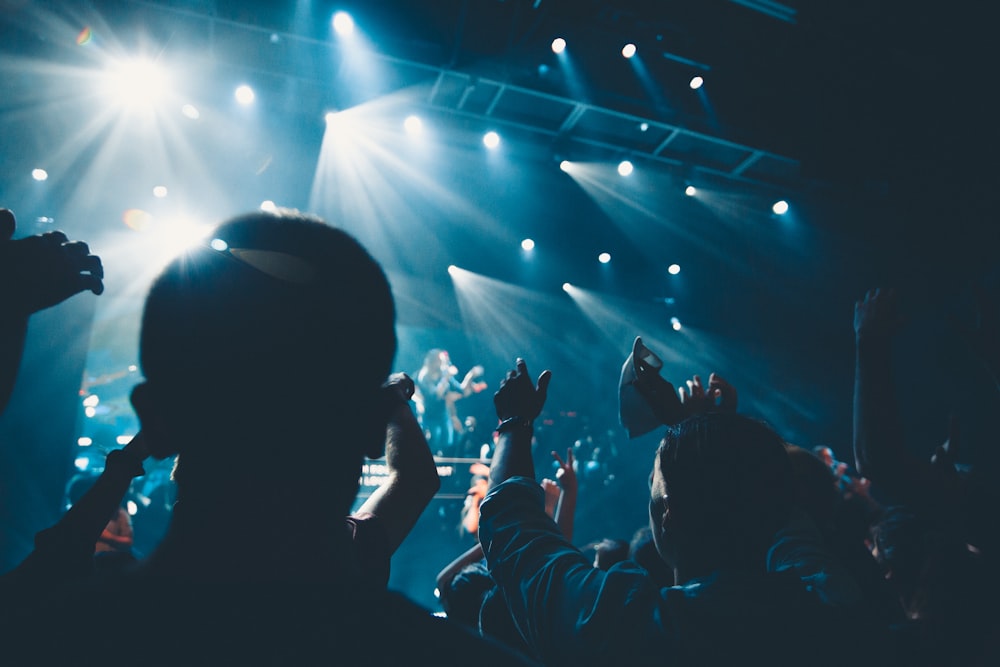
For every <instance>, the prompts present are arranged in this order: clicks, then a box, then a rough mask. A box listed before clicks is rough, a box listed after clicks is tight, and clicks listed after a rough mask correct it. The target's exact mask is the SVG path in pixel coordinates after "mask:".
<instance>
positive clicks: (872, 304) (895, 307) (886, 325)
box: [854, 288, 903, 340]
mask: <svg viewBox="0 0 1000 667" xmlns="http://www.w3.org/2000/svg"><path fill="white" fill-rule="evenodd" d="M902 324H903V318H902V315H901V314H900V312H899V301H898V299H897V297H896V291H895V290H894V289H891V288H890V289H881V288H879V289H873V290H868V293H867V294H865V296H864V298H863V299H861V300H860V301H858V302H856V303H855V304H854V334H855V336H856V337H857V338H858V340H861V339H863V338H872V337H878V338H889V337H890V336H892V335H893V334H894V333H896V331H898V330H899V328H900V327H901V326H902Z"/></svg>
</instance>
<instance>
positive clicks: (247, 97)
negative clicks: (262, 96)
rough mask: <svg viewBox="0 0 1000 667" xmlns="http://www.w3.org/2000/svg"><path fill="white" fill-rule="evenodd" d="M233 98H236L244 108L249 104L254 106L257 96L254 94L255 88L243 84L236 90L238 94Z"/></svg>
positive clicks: (235, 93) (234, 94)
mask: <svg viewBox="0 0 1000 667" xmlns="http://www.w3.org/2000/svg"><path fill="white" fill-rule="evenodd" d="M233 97H235V98H236V101H237V102H239V103H240V104H242V105H243V106H247V105H249V104H253V101H254V98H255V97H256V95H255V94H254V92H253V88H251V87H250V86H248V85H246V84H243V85H242V86H239V87H238V88H237V89H236V92H234V93H233Z"/></svg>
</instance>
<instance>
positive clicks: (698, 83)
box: [688, 76, 705, 90]
mask: <svg viewBox="0 0 1000 667" xmlns="http://www.w3.org/2000/svg"><path fill="white" fill-rule="evenodd" d="M688 85H689V86H691V90H698V89H699V88H701V87H702V86H704V85H705V80H704V79H703V78H701V77H700V76H696V77H694V78H693V79H691V83H689V84H688Z"/></svg>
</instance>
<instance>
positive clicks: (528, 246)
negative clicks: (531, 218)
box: [521, 239, 535, 250]
mask: <svg viewBox="0 0 1000 667" xmlns="http://www.w3.org/2000/svg"><path fill="white" fill-rule="evenodd" d="M521 248H522V249H523V250H534V249H535V242H534V241H532V240H531V239H524V240H523V241H521Z"/></svg>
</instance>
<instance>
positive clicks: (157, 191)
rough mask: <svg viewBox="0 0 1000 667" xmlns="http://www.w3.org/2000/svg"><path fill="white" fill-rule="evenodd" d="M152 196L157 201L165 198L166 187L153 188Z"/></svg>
mask: <svg viewBox="0 0 1000 667" xmlns="http://www.w3.org/2000/svg"><path fill="white" fill-rule="evenodd" d="M153 196H154V197H157V198H158V199H163V198H164V197H166V196H167V188H166V186H164V185H157V186H156V187H155V188H153Z"/></svg>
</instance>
